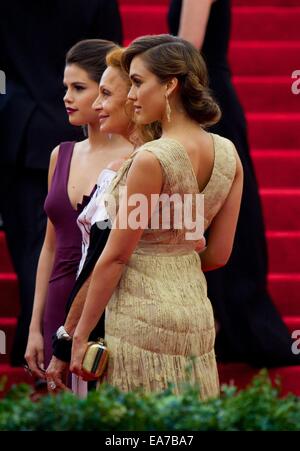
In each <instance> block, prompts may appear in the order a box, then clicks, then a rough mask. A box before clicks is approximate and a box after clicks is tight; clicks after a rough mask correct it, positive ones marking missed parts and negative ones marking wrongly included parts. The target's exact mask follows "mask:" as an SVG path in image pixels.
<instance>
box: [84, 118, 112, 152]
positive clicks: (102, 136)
mask: <svg viewBox="0 0 300 451" xmlns="http://www.w3.org/2000/svg"><path fill="white" fill-rule="evenodd" d="M87 141H88V145H89V151H90V152H93V151H99V149H102V148H103V150H104V149H105V148H106V147H107V146H108V145H109V142H110V137H109V135H108V134H107V133H102V132H101V131H100V128H99V122H97V123H96V124H88V138H87Z"/></svg>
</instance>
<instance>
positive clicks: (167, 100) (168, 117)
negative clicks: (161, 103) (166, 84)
mask: <svg viewBox="0 0 300 451" xmlns="http://www.w3.org/2000/svg"><path fill="white" fill-rule="evenodd" d="M171 113H172V110H171V107H170V103H169V99H168V96H167V94H166V115H167V121H168V122H171Z"/></svg>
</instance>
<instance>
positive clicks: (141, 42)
mask: <svg viewBox="0 0 300 451" xmlns="http://www.w3.org/2000/svg"><path fill="white" fill-rule="evenodd" d="M136 56H140V57H141V58H142V59H143V61H144V63H145V64H146V66H147V69H148V70H149V71H150V72H152V73H153V74H154V75H156V77H157V78H158V80H159V81H160V82H161V83H167V82H168V81H169V80H170V79H172V78H173V77H176V78H177V79H178V81H179V94H180V99H181V102H182V105H183V107H184V109H185V111H186V112H187V114H188V115H189V117H190V118H191V119H193V120H195V121H196V122H198V123H199V124H201V125H202V126H208V125H213V124H215V123H216V122H218V120H219V119H220V117H221V111H220V108H219V106H218V104H217V103H216V101H215V100H214V99H213V97H212V95H211V93H210V90H209V87H208V73H207V68H206V64H205V62H204V60H203V58H202V56H201V55H200V53H199V51H198V50H196V48H195V47H194V46H193V45H192V44H191V43H189V42H188V41H186V40H184V39H181V38H178V37H176V36H171V35H168V34H161V35H157V36H142V37H140V38H138V39H135V40H134V41H133V42H132V43H131V44H130V46H129V47H128V48H127V49H126V50H125V51H124V53H123V55H122V65H123V67H124V69H125V70H126V71H127V72H128V73H129V69H130V64H131V62H132V60H133V59H134V58H135V57H136Z"/></svg>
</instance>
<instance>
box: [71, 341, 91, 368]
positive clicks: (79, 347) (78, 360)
mask: <svg viewBox="0 0 300 451" xmlns="http://www.w3.org/2000/svg"><path fill="white" fill-rule="evenodd" d="M87 346H88V340H87V339H83V338H82V337H80V336H78V335H74V336H73V344H72V356H71V364H70V371H71V372H72V373H74V374H77V376H79V377H83V376H84V375H83V373H82V360H83V357H84V354H85V351H86V349H87Z"/></svg>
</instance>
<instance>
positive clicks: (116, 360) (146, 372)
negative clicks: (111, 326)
mask: <svg viewBox="0 0 300 451" xmlns="http://www.w3.org/2000/svg"><path fill="white" fill-rule="evenodd" d="M106 341H107V345H108V349H109V353H110V354H109V364H108V369H107V373H106V380H107V381H108V383H110V384H111V385H114V386H116V387H118V388H120V389H121V390H122V391H125V392H127V391H132V390H142V391H144V392H156V391H157V392H160V391H163V390H165V389H166V388H167V387H168V384H170V383H171V384H172V385H173V389H174V392H175V393H176V394H180V393H181V392H182V391H183V389H184V385H185V383H187V382H188V383H191V384H195V385H196V386H197V388H198V390H199V396H200V398H201V399H203V400H205V399H208V398H215V397H217V396H219V392H220V390H219V377H218V371H217V365H216V359H215V353H214V350H211V351H210V352H209V353H207V354H203V355H201V356H182V355H167V354H163V353H155V352H150V351H146V350H144V349H140V348H138V347H136V346H133V345H131V344H129V343H127V342H123V341H121V340H120V339H118V338H116V337H112V336H109V335H106Z"/></svg>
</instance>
